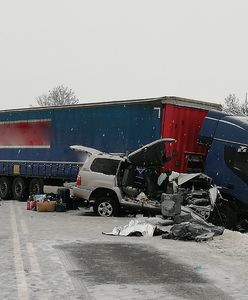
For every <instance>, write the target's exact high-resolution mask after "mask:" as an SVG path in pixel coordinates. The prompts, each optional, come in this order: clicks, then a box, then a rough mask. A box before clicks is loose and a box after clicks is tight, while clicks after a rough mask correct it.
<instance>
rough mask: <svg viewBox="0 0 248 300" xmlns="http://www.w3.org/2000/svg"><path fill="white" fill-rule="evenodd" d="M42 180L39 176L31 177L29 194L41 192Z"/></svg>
mask: <svg viewBox="0 0 248 300" xmlns="http://www.w3.org/2000/svg"><path fill="white" fill-rule="evenodd" d="M43 185H44V182H43V180H42V179H40V178H33V179H31V181H30V183H29V187H28V192H29V195H37V194H42V193H43Z"/></svg>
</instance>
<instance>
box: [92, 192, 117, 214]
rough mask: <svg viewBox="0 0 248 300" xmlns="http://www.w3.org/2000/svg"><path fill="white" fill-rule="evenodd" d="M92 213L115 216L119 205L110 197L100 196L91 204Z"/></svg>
mask: <svg viewBox="0 0 248 300" xmlns="http://www.w3.org/2000/svg"><path fill="white" fill-rule="evenodd" d="M93 210H94V213H95V214H96V215H97V216H101V217H111V216H117V215H118V212H119V207H118V204H117V203H116V201H114V200H113V199H112V198H110V197H100V198H98V199H96V201H95V203H94V205H93Z"/></svg>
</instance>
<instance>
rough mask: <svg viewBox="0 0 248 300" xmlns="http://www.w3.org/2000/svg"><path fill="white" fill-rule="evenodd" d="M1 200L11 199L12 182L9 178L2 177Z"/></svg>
mask: <svg viewBox="0 0 248 300" xmlns="http://www.w3.org/2000/svg"><path fill="white" fill-rule="evenodd" d="M0 198H1V199H3V200H6V199H10V198H11V182H10V179H9V178H8V177H0Z"/></svg>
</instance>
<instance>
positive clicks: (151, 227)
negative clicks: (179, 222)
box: [103, 218, 173, 237]
mask: <svg viewBox="0 0 248 300" xmlns="http://www.w3.org/2000/svg"><path fill="white" fill-rule="evenodd" d="M171 223H173V222H171V221H169V222H168V220H163V219H161V218H140V219H136V220H131V221H130V222H129V224H127V225H124V226H117V227H115V228H114V229H113V230H112V231H111V232H103V234H107V235H115V236H116V235H117V236H130V235H134V234H136V233H140V235H142V236H144V237H152V236H153V235H154V231H155V230H156V228H157V227H158V226H162V225H169V224H171Z"/></svg>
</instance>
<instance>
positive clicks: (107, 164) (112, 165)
mask: <svg viewBox="0 0 248 300" xmlns="http://www.w3.org/2000/svg"><path fill="white" fill-rule="evenodd" d="M119 163H120V161H119V160H117V159H108V158H96V159H95V160H94V161H93V162H92V164H91V167H90V169H91V171H93V172H97V173H103V174H106V175H116V173H117V169H118V166H119Z"/></svg>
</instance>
